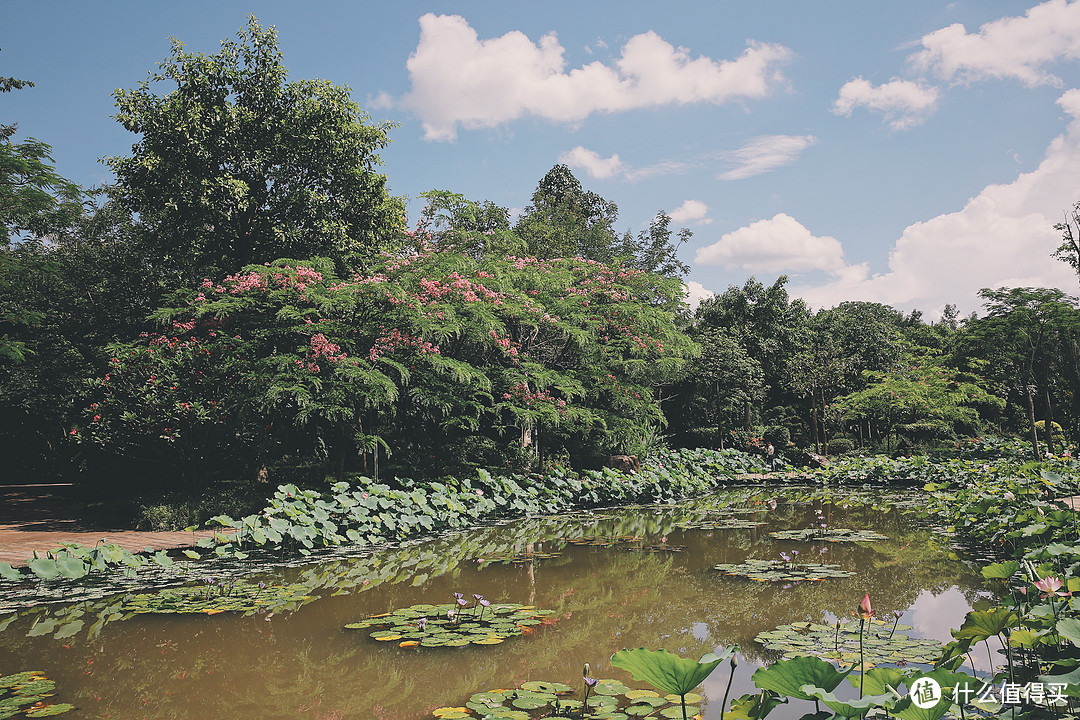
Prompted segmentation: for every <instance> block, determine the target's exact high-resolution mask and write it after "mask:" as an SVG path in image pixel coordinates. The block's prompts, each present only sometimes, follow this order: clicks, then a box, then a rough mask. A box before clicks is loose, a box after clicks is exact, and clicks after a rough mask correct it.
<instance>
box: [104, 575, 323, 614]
mask: <svg viewBox="0 0 1080 720" xmlns="http://www.w3.org/2000/svg"><path fill="white" fill-rule="evenodd" d="M307 590H308V588H305V587H304V586H303V585H300V584H295V585H272V584H271V585H268V584H266V583H258V584H255V583H250V582H240V581H236V580H232V581H227V580H219V581H214V580H210V579H207V580H204V581H203V584H202V585H195V586H189V587H181V588H166V589H164V590H159V591H158V592H155V593H141V594H138V595H131V596H129V597H128V598H126V599H125V600H124V603H123V605H122V606H121V609H120V610H119V612H120V613H121V614H123V615H125V616H130V615H144V614H157V615H177V614H189V613H205V614H207V615H216V614H217V613H223V612H242V613H245V614H248V615H250V614H252V613H255V612H259V611H264V612H278V611H280V610H283V609H293V610H294V609H296V608H298V607H300V606H301V605H304V604H306V603H308V602H311V601H312V600H314V599H315V597H314V596H313V595H308V594H307Z"/></svg>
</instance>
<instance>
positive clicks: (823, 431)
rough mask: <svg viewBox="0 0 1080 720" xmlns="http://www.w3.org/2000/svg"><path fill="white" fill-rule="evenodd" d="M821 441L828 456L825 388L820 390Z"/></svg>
mask: <svg viewBox="0 0 1080 720" xmlns="http://www.w3.org/2000/svg"><path fill="white" fill-rule="evenodd" d="M821 441H822V444H823V445H825V456H826V457H828V455H829V425H828V421H827V420H826V419H825V388H824V387H822V388H821Z"/></svg>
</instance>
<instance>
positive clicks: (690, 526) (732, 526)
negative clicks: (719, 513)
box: [676, 518, 765, 530]
mask: <svg viewBox="0 0 1080 720" xmlns="http://www.w3.org/2000/svg"><path fill="white" fill-rule="evenodd" d="M764 524H765V523H760V522H754V521H753V520H744V519H743V518H707V519H703V520H689V521H687V522H681V523H679V524H678V525H676V527H680V528H684V529H687V530H749V529H750V528H756V527H757V526H759V525H764Z"/></svg>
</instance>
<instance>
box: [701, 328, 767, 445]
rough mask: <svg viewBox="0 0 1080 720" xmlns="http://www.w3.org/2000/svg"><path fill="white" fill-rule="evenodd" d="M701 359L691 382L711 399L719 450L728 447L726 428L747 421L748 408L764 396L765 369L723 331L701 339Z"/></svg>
mask: <svg viewBox="0 0 1080 720" xmlns="http://www.w3.org/2000/svg"><path fill="white" fill-rule="evenodd" d="M695 339H696V340H697V342H698V343H699V344H700V345H701V357H700V358H699V359H698V360H697V362H695V363H694V366H693V368H692V370H691V372H690V378H691V379H692V381H693V382H694V384H695V385H697V387H698V388H699V392H700V393H701V394H702V395H711V400H712V403H711V405H712V408H711V410H712V412H711V414H712V419H713V422H714V424H715V426H716V442H715V447H720V448H723V447H724V428H725V426H727V427H728V429H730V428H731V426H732V425H733V424H737V423H738V422H739V421H740V420H743V419H744V418H745V410H746V406H747V405H748V404H749V403H752V402H757V401H759V400H760V399H761V397H762V396H763V395H764V379H763V376H762V372H761V365H760V364H759V363H758V362H757V361H756V360H754V359H753V358H752V357H750V356H749V355H748V354H747V353H746V350H744V349H743V348H742V346H740V345H739V343H737V342H736V341H735V340H733V339H732V338H730V337H728V335H727V334H726V333H725V332H724V331H723V330H721V329H720V328H708V329H706V330H704V331H703V332H702V333H701V334H700V335H699V336H698V337H697V338H695Z"/></svg>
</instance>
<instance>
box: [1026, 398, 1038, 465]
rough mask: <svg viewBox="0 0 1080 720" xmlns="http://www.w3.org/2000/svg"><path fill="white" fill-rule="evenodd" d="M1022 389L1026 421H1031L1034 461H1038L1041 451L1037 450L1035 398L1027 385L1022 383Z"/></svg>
mask: <svg viewBox="0 0 1080 720" xmlns="http://www.w3.org/2000/svg"><path fill="white" fill-rule="evenodd" d="M1023 390H1024V395H1026V396H1027V405H1028V422H1029V423H1031V449H1032V450H1033V451H1034V453H1035V462H1039V461H1041V460H1042V453H1040V452H1039V434H1038V432H1036V430H1035V399H1034V398H1033V397H1032V392H1031V387H1030V386H1029V385H1024V386H1023Z"/></svg>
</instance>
